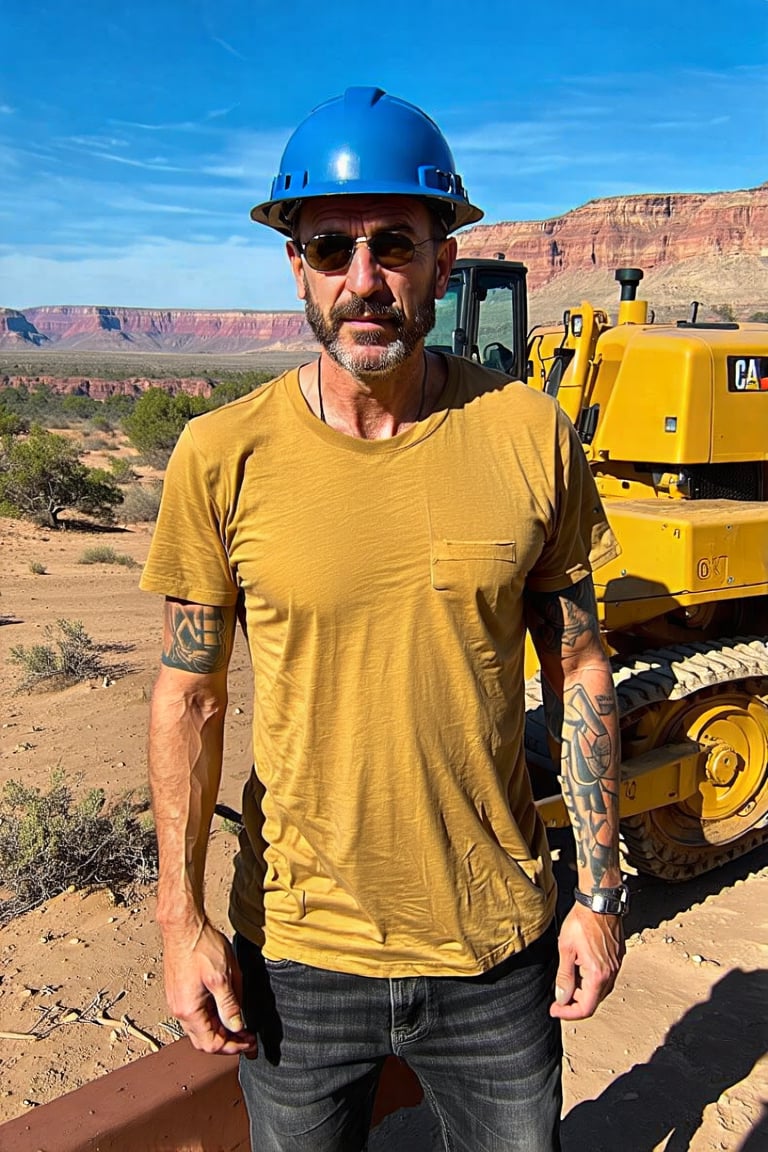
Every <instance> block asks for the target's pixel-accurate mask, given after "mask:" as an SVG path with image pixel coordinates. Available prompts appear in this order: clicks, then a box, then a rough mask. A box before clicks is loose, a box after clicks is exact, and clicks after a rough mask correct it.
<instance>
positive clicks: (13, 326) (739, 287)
mask: <svg viewBox="0 0 768 1152" xmlns="http://www.w3.org/2000/svg"><path fill="white" fill-rule="evenodd" d="M458 240H459V255H460V256H483V257H492V256H495V255H496V254H497V253H503V255H504V256H505V258H506V259H507V260H520V261H522V262H523V263H524V264H525V265H526V266H527V268H528V285H529V292H530V314H531V319H532V321H533V322H541V321H545V320H553V319H557V318H558V317H559V316H560V315H561V314H562V311H563V309H564V308H565V307H569V306H570V305H572V304H574V303H578V302H579V301H580V300H581V299H583V298H585V297H586V298H588V299H590V300H591V301H592V302H593V303H594V304H595V305H596V306H598V307H602V308H607V309H608V310H609V311H612V312H615V303H616V300H617V290H616V286H615V284H614V280H613V273H614V270H615V269H616V268H618V267H621V266H633V267H639V268H642V269H644V271H645V273H646V278H645V280H644V281H643V287H642V293H643V295H644V296H646V297H647V298H648V299H649V300H650V302H651V304H652V306H653V307H654V308H655V309H656V312H657V315H658V316H659V318H663V319H668V318H671V317H673V316H678V317H679V316H682V315H684V314H685V313H686V311H687V308H688V305H689V303H690V301H691V300H692V299H697V300H700V301H702V302H703V303H704V304H705V305H709V306H710V308H715V307H716V306H718V305H722V304H728V305H729V306H732V307H733V308H734V312H735V315H736V316H737V317H738V318H739V319H743V318H745V317H748V316H749V315H750V314H751V313H752V312H754V311H758V310H768V183H766V184H762V185H760V187H758V188H752V189H747V190H744V191H738V192H712V193H696V194H682V193H679V194H678V193H673V194H658V195H644V196H616V197H611V198H608V199H604V200H591V201H590V202H589V203H588V204H584V205H583V206H582V207H580V208H576V209H574V211H572V212H567V213H565V214H564V215H563V216H556V217H553V218H551V219H549V220H532V221H521V222H517V223H500V224H478V225H476V226H475V227H474V228H470V229H468V230H467V231H466V232H462V233H461V234H460V235H459V237H458ZM20 345H26V346H30V345H37V346H39V347H41V348H43V347H46V348H50V349H52V350H53V349H55V348H60V349H67V348H69V349H78V350H81V351H99V352H109V351H125V352H131V351H135V352H140V351H144V352H150V351H154V352H186V353H198V352H200V353H206V352H215V353H227V352H248V351H278V350H281V351H282V350H290V351H294V350H295V351H299V352H301V351H305V350H312V349H315V347H316V345H315V342H314V339H313V336H312V333H311V331H310V329H309V326H308V325H307V322H306V320H305V318H304V313H303V312H255V311H253V312H252V311H246V310H239V311H235V310H233V311H203V310H191V309H151V308H118V307H86V306H51V307H45V308H28V309H27V310H26V311H25V312H24V313H23V314H22V313H21V312H15V311H13V310H11V309H5V310H0V348H2V347H15V346H20Z"/></svg>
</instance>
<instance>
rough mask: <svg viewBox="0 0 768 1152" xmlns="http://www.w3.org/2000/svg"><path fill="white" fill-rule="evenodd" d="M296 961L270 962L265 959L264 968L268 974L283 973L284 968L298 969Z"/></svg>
mask: <svg viewBox="0 0 768 1152" xmlns="http://www.w3.org/2000/svg"><path fill="white" fill-rule="evenodd" d="M298 966H299V965H298V962H297V961H296V960H269V959H267V957H266V956H265V957H264V967H265V968H266V969H267V971H268V972H281V971H282V970H283V969H284V968H298Z"/></svg>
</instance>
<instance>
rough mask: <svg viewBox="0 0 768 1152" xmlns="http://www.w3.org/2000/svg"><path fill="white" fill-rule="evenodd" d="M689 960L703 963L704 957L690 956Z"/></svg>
mask: <svg viewBox="0 0 768 1152" xmlns="http://www.w3.org/2000/svg"><path fill="white" fill-rule="evenodd" d="M691 960H693V962H694V964H703V963H704V957H703V956H699V955H694V956H691Z"/></svg>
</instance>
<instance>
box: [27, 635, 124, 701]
mask: <svg viewBox="0 0 768 1152" xmlns="http://www.w3.org/2000/svg"><path fill="white" fill-rule="evenodd" d="M56 627H57V628H58V630H59V635H58V636H56V635H55V634H54V630H53V628H52V627H51V626H50V625H48V626H47V627H46V628H45V637H46V639H47V640H48V641H50V643H48V644H32V645H31V646H30V647H29V648H27V647H25V646H24V645H23V644H19V645H17V646H16V647H15V648H11V653H10V658H11V661H12V662H13V663H14V664H18V665H20V667H21V668H23V669H24V673H25V675H24V679H23V680H22V682H21V684H20V689H26V688H38V687H44V688H56V687H65V686H66V685H68V684H77V683H78V682H79V681H81V680H93V679H95V678H97V677H101V676H107V675H108V674H109V671H110V669H109V668H108V667H107V665H106V664H105V662H104V659H103V656H102V651H101V649H100V648H99V646H98V645H97V644H95V643H94V641H93V640H92V639H91V637H90V636H89V635H88V633H87V632H86V631H85V629H84V628H83V625H82V623H81V622H80V621H79V620H57V621H56Z"/></svg>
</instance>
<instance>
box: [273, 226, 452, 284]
mask: <svg viewBox="0 0 768 1152" xmlns="http://www.w3.org/2000/svg"><path fill="white" fill-rule="evenodd" d="M385 236H392V237H396V238H397V240H398V241H400V242H402V241H405V242H406V243H407V244H408V245H410V249H411V250H410V252H409V254H408V256H407V258H406V259H405V260H400V261H398V263H397V264H388V263H385V262H383V261H382V259H381V258H380V257H379V256H377V255H376V250H375V247H373V246H375V245H376V242H377V241H378V240H380V239H381V238H382V237H385ZM331 237H334V238H335V237H339V238H342V239H344V240H346V241H349V243H350V245H351V247H350V250H349V256H348V258H347V259H346V260H345V261H344V263H343V264H342V265H340V266H339V267H338V268H318V267H317V266H316V265H315V264H313V263H312V261H311V260H310V258H309V257H308V256H307V248H308V247H309V245H310V244H311V243H312V242H313V241H315V240H327V239H330V238H331ZM445 239H446V238H445V237H444V236H428V237H427V239H426V240H411V238H410V236H407V235H406V234H405V232H399V231H398V230H397V229H391V228H382V230H381V231H380V232H374V234H373V236H350V235H349V234H348V233H346V232H318V233H317V235H316V236H310V238H309V240H307V242H306V243H305V244H302V242H301V240H294V241H293V244H294V246H295V248H296V250H297V251H298V253H299V256H301V258H302V260H306V262H307V264H308V265H309V267H310V268H311V269H312V270H313V272H319V273H320V274H321V275H323V276H338V275H339V274H340V273H342V272H346V271H347V270H348V269H349V266H350V264H351V263H352V261H353V260H354V258H355V252H356V251H357V247H358V245H359V244H365V245H366V247H367V248H368V251H369V252H370V254H371V256H372V257H373V259H374V260H375V261H376V263H377V264H378V265H379V267H380V268H384V269H386V271H388V272H390V271H394V270H395V269H397V268H405V267H407V265H408V264H410V263H411V262H412V261H413V258H414V256H415V255H416V249H417V248H421V247H423V245H424V244H441V243H442V242H443V241H444V240H445Z"/></svg>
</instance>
